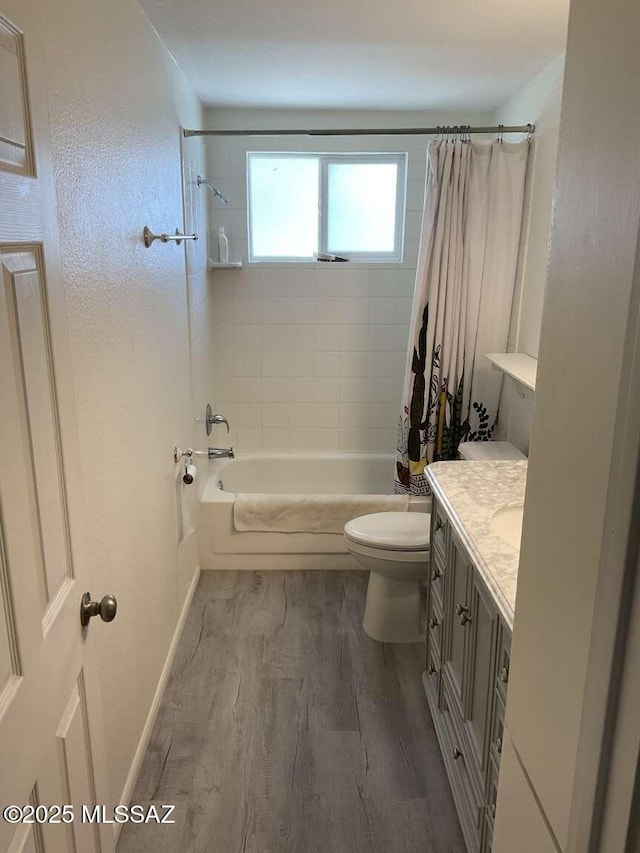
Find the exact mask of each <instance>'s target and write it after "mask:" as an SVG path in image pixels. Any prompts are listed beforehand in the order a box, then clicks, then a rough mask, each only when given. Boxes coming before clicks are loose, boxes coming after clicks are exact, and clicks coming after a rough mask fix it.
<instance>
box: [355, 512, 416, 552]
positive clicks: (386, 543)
mask: <svg viewBox="0 0 640 853" xmlns="http://www.w3.org/2000/svg"><path fill="white" fill-rule="evenodd" d="M430 523H431V517H430V516H429V514H428V513H426V512H374V513H371V515H361V516H360V517H359V518H354V519H352V520H351V521H348V522H347V523H346V524H345V526H344V532H345V536H347V537H348V538H349V539H353V541H354V542H359V543H360V544H361V545H370V546H371V547H374V548H383V549H386V550H389V551H425V550H426V549H427V548H428V547H429V528H430Z"/></svg>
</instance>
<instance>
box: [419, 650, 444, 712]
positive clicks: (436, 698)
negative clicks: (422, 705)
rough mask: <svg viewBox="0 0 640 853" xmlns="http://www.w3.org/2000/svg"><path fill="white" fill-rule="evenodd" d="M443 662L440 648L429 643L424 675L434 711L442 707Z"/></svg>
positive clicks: (426, 690)
mask: <svg viewBox="0 0 640 853" xmlns="http://www.w3.org/2000/svg"><path fill="white" fill-rule="evenodd" d="M440 670H441V663H440V657H439V655H438V650H437V649H436V648H434V646H433V645H429V643H427V660H426V666H425V671H424V674H423V676H422V680H423V682H424V689H425V693H426V694H427V698H428V699H429V704H430V706H431V710H432V712H434V711H435V710H436V709H438V708H440V683H441V680H442V679H441V672H440Z"/></svg>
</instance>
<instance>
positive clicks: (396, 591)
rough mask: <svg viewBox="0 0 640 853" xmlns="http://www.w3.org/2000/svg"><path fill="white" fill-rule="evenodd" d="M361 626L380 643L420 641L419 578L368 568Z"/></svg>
mask: <svg viewBox="0 0 640 853" xmlns="http://www.w3.org/2000/svg"><path fill="white" fill-rule="evenodd" d="M362 627H363V628H364V630H365V631H366V633H367V634H368V635H369V636H370V637H371V639H373V640H378V642H380V643H421V642H423V640H424V628H425V596H424V593H423V590H422V582H421V580H420V579H411V580H403V579H398V578H390V577H386V576H385V575H381V574H378V573H377V572H370V573H369V586H368V587H367V602H366V605H365V609H364V619H363V621H362Z"/></svg>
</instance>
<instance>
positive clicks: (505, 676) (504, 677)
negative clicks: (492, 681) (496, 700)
mask: <svg viewBox="0 0 640 853" xmlns="http://www.w3.org/2000/svg"><path fill="white" fill-rule="evenodd" d="M500 681H501V682H502V683H503V684H506V683H507V682H508V681H509V670H508V669H507V667H506V666H503V667H502V669H501V670H500Z"/></svg>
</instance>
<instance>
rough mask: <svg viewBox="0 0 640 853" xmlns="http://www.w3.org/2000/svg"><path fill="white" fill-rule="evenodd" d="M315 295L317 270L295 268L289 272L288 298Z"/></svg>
mask: <svg viewBox="0 0 640 853" xmlns="http://www.w3.org/2000/svg"><path fill="white" fill-rule="evenodd" d="M315 293H316V273H315V270H301V269H299V268H298V267H295V268H292V269H291V270H289V271H288V272H287V296H292V297H298V298H299V297H313V296H315Z"/></svg>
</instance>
